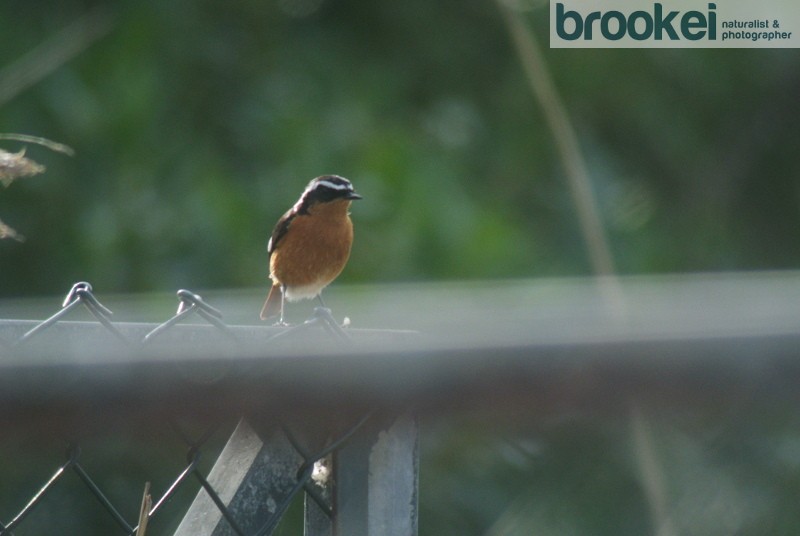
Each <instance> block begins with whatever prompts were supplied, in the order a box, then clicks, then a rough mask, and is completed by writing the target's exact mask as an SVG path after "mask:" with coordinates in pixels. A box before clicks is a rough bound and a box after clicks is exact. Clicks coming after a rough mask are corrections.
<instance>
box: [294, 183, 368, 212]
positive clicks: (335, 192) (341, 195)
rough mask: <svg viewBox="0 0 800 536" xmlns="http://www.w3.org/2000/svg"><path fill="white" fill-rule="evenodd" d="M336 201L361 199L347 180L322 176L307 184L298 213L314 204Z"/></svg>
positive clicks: (299, 202)
mask: <svg viewBox="0 0 800 536" xmlns="http://www.w3.org/2000/svg"><path fill="white" fill-rule="evenodd" d="M336 199H351V200H352V199H361V196H360V195H358V194H357V193H356V191H355V189H353V185H352V184H351V183H350V181H349V180H347V179H345V178H344V177H340V176H338V175H322V176H321V177H317V178H316V179H313V180H312V181H311V182H309V183H308V186H306V189H305V191H304V192H303V195H302V196H300V201H298V203H297V208H298V211H299V212H305V211H307V210H308V207H310V206H311V205H313V204H314V203H325V202H328V201H334V200H336Z"/></svg>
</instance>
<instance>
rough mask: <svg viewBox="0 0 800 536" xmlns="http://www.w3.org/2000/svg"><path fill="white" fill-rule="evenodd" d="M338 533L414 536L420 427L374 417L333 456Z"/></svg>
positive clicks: (411, 420)
mask: <svg viewBox="0 0 800 536" xmlns="http://www.w3.org/2000/svg"><path fill="white" fill-rule="evenodd" d="M334 460H335V462H334V467H335V471H334V476H333V480H334V482H335V491H334V495H335V504H336V515H335V517H334V523H333V524H334V529H333V533H334V534H342V535H344V534H380V535H381V536H416V534H417V528H418V524H417V522H418V519H417V510H418V508H417V506H418V503H417V501H418V499H417V489H418V478H419V476H418V473H419V426H418V423H417V419H416V418H415V417H414V416H413V415H411V414H409V413H405V414H403V415H400V416H399V417H398V416H396V415H394V416H388V417H384V418H382V419H376V420H375V421H374V422H371V423H370V424H369V425H368V426H365V427H364V428H362V429H361V430H360V431H359V432H358V433H357V434H356V435H355V436H354V437H353V438H352V439H351V440H350V441H348V442H347V443H346V444H344V445H343V446H342V448H341V449H339V450H338V451H336V453H335V454H334Z"/></svg>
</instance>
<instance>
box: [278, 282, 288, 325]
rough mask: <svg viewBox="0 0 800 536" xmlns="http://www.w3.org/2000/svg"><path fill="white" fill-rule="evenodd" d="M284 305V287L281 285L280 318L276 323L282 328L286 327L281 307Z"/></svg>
mask: <svg viewBox="0 0 800 536" xmlns="http://www.w3.org/2000/svg"><path fill="white" fill-rule="evenodd" d="M285 303H286V285H281V317H280V320H279V321H278V323H279V324H280V325H282V326H285V325H286V322H284V321H283V306H284V304H285Z"/></svg>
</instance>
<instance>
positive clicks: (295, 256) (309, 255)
mask: <svg viewBox="0 0 800 536" xmlns="http://www.w3.org/2000/svg"><path fill="white" fill-rule="evenodd" d="M349 208H350V201H348V200H345V199H342V200H337V201H332V202H329V203H320V204H318V205H314V206H312V207H311V208H310V209H309V214H307V215H306V214H301V215H298V216H296V217H295V218H294V219H293V220H292V222H291V224H290V226H289V229H288V231H287V232H286V235H285V236H284V237H283V239H282V240H281V241H280V242H279V244H278V246H277V247H276V248H275V251H273V252H272V257H271V258H270V277H272V279H273V280H274V281H276V282H278V283H280V284H283V285H286V286H288V287H293V286H306V285H320V287H324V286H326V285H328V284H329V283H330V282H331V281H333V280H334V279H336V277H337V276H338V275H339V274H340V273H341V272H342V270H343V269H344V266H345V264H347V259H348V258H349V257H350V248H351V246H352V244H353V223H352V222H351V221H350V216H349V213H348V210H349ZM320 290H321V288H320Z"/></svg>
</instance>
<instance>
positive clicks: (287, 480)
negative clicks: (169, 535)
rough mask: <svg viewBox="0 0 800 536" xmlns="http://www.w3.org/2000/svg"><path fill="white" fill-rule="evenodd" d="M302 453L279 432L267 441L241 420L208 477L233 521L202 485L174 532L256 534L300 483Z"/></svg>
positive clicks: (182, 535) (208, 535)
mask: <svg viewBox="0 0 800 536" xmlns="http://www.w3.org/2000/svg"><path fill="white" fill-rule="evenodd" d="M302 463H303V459H302V457H301V456H300V455H299V454H298V453H297V451H296V450H294V448H293V447H292V445H291V444H290V443H289V441H288V440H287V438H286V437H285V435H284V434H283V433H282V432H281V431H280V430H276V432H275V433H274V434H273V435H272V436H271V437H268V438H266V439H265V440H263V441H262V439H261V438H260V437H259V435H258V434H256V432H255V431H253V429H252V428H251V427H250V425H249V424H248V423H247V421H245V420H244V419H242V420H241V421H240V422H239V425H238V426H237V427H236V430H234V432H233V434H232V435H231V438H230V439H229V440H228V443H227V444H226V445H225V448H224V449H223V450H222V453H221V454H220V455H219V458H217V461H216V462H215V463H214V467H213V468H212V469H211V472H210V473H209V475H208V479H207V482H208V483H209V484H210V487H211V488H212V489H213V490H214V491H216V494H217V496H218V498H219V500H220V501H221V503H222V504H223V505H224V506H225V507H226V508H227V510H228V511H229V512H230V514H231V516H232V520H228V519H225V518H224V516H223V513H222V510H221V509H220V508H219V507H218V505H217V504H215V501H214V499H213V498H212V496H211V494H209V492H208V490H207V489H205V487H204V488H202V489H200V491H199V492H198V494H197V497H195V500H194V502H193V503H192V505H191V507H189V510H188V512H187V513H186V515H185V516H184V518H183V520H182V521H181V523H180V525H179V526H178V529H177V530H176V531H175V536H228V535H234V534H237V529H235V528H234V527H233V524H232V522H231V521H233V523H235V524H236V525H237V526H238V530H240V531H241V533H242V534H254V533H256V531H257V530H258V529H259V528H261V527H262V526H263V525H264V524H265V523H266V522H267V521H268V520H269V519H270V518H271V516H273V515H274V514H275V512H276V510H277V509H278V505H279V504H281V503H282V502H283V501H284V500H285V499H286V498H287V496H289V495H290V494H291V492H292V490H293V488H294V487H295V485H296V480H295V476H296V473H297V469H298V467H299V466H300V465H301V464H302Z"/></svg>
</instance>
